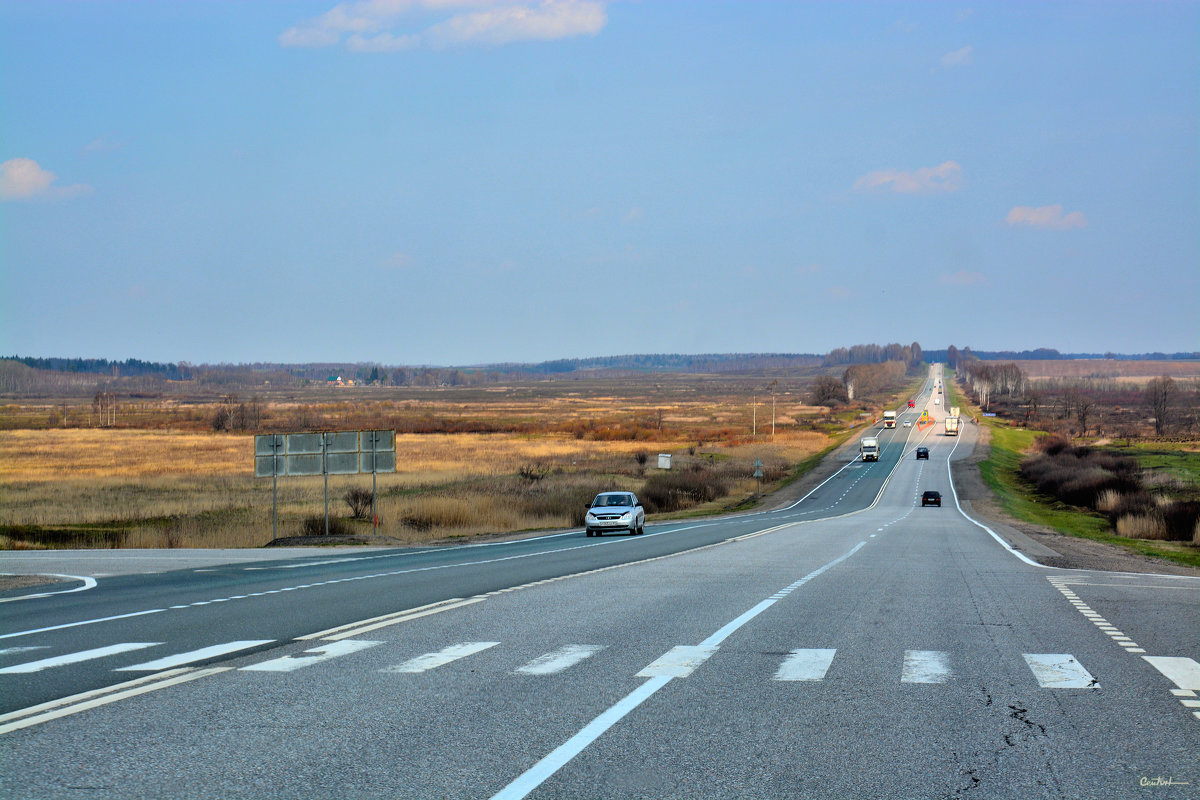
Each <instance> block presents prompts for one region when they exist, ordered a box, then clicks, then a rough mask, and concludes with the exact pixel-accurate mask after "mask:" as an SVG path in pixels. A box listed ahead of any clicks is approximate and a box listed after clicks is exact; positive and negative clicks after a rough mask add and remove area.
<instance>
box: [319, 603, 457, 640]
mask: <svg viewBox="0 0 1200 800" xmlns="http://www.w3.org/2000/svg"><path fill="white" fill-rule="evenodd" d="M460 600H462V598H461V597H451V598H450V599H449V600H439V601H438V602H436V603H429V604H428V605H424V606H417V607H416V608H408V609H405V610H404V611H393V612H392V613H391V614H383V615H382V616H378V617H370V618H369V619H360V620H357V621H355V622H348V623H346V624H345V625H338V626H337V627H336V628H326V629H325V630H323V631H317V632H316V633H309V634H305V635H304V636H297V637H296V640H297V641H304V640H306V639H325V638H327V637H329V636H332V635H333V634H336V633H342V632H344V631H348V630H353V629H355V628H361V627H362V626H364V625H372V624H374V623H376V622H383V621H385V620H390V619H395V618H397V617H404V616H407V615H409V614H415V613H417V612H419V611H425V610H426V609H430V608H436V607H438V606H444V605H448V604H450V603H457V602H458V601H460Z"/></svg>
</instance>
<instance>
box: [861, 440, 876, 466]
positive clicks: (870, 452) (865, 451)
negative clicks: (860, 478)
mask: <svg viewBox="0 0 1200 800" xmlns="http://www.w3.org/2000/svg"><path fill="white" fill-rule="evenodd" d="M858 453H859V455H861V456H862V460H863V461H878V460H879V440H878V439H876V438H875V437H874V436H865V437H863V440H862V441H861V442H859V443H858Z"/></svg>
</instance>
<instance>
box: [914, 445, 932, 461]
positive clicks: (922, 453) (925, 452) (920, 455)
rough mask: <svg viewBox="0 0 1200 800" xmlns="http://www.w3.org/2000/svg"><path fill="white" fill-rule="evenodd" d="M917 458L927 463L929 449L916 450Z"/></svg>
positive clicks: (920, 448) (919, 448)
mask: <svg viewBox="0 0 1200 800" xmlns="http://www.w3.org/2000/svg"><path fill="white" fill-rule="evenodd" d="M917 458H923V459H925V460H926V461H928V460H929V448H928V447H918V448H917Z"/></svg>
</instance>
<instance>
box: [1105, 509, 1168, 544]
mask: <svg viewBox="0 0 1200 800" xmlns="http://www.w3.org/2000/svg"><path fill="white" fill-rule="evenodd" d="M1117 535H1118V536H1125V537H1128V538H1130V539H1160V540H1161V539H1166V538H1167V526H1166V523H1165V522H1163V518H1162V517H1161V516H1159V515H1158V514H1126V515H1125V516H1123V517H1121V518H1120V519H1118V520H1117Z"/></svg>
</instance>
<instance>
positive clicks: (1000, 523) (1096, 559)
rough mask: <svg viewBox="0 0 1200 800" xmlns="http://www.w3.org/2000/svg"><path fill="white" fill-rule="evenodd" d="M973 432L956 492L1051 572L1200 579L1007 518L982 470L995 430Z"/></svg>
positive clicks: (957, 472)
mask: <svg viewBox="0 0 1200 800" xmlns="http://www.w3.org/2000/svg"><path fill="white" fill-rule="evenodd" d="M972 427H973V428H975V429H976V430H977V431H978V438H977V440H976V441H975V443H974V449H973V450H972V451H971V453H970V454H969V455H967V456H965V457H963V458H960V459H956V460H954V461H952V462H951V467H950V468H951V473H952V475H953V477H954V486H955V489H956V490H957V492H958V497H959V500H960V501H962V504H963V509H964V510H965V511H967V513H968V514H970V515H971V516H973V517H975V518H976V519H978V520H979V521H980V522H983V523H984V524H986V525H988V526H989V527H990V528H992V530H994V531H996V533H997V534H999V535H1000V536H1003V537H1004V538H1005V540H1006V541H1008V542H1009V544H1011V545H1012V546H1013V547H1014V548H1015V549H1018V550H1022V551H1023V552H1025V553H1026V554H1027V555H1028V556H1029V557H1030V558H1032V559H1033V560H1035V561H1037V562H1038V563H1040V564H1044V565H1046V566H1048V567H1060V568H1063V569H1095V570H1103V571H1106V572H1140V573H1157V574H1160V575H1188V576H1192V577H1200V569H1196V568H1194V567H1189V566H1186V565H1183V564H1177V563H1175V562H1172V561H1168V560H1165V559H1160V558H1152V557H1150V556H1144V555H1141V554H1139V553H1134V552H1132V551H1130V550H1127V549H1125V548H1123V547H1118V546H1116V545H1111V544H1106V543H1104V542H1097V541H1093V540H1091V539H1083V538H1080V537H1076V536H1068V535H1066V534H1062V533H1059V532H1058V531H1055V530H1052V529H1050V528H1047V527H1044V526H1041V525H1034V524H1032V523H1029V522H1024V521H1022V520H1018V519H1015V518H1013V517H1012V516H1010V515H1008V514H1006V513H1005V512H1004V510H1003V509H1001V507H1000V504H999V502H998V499H997V498H996V495H995V494H994V493H993V492H992V490H991V488H990V487H988V485H987V484H986V483H985V482H984V480H983V476H982V474H981V473H980V468H979V465H980V462H982V461H985V460H986V459H987V458H988V457H989V455H990V454H991V428H989V427H988V426H986V425H978V426H972Z"/></svg>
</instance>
